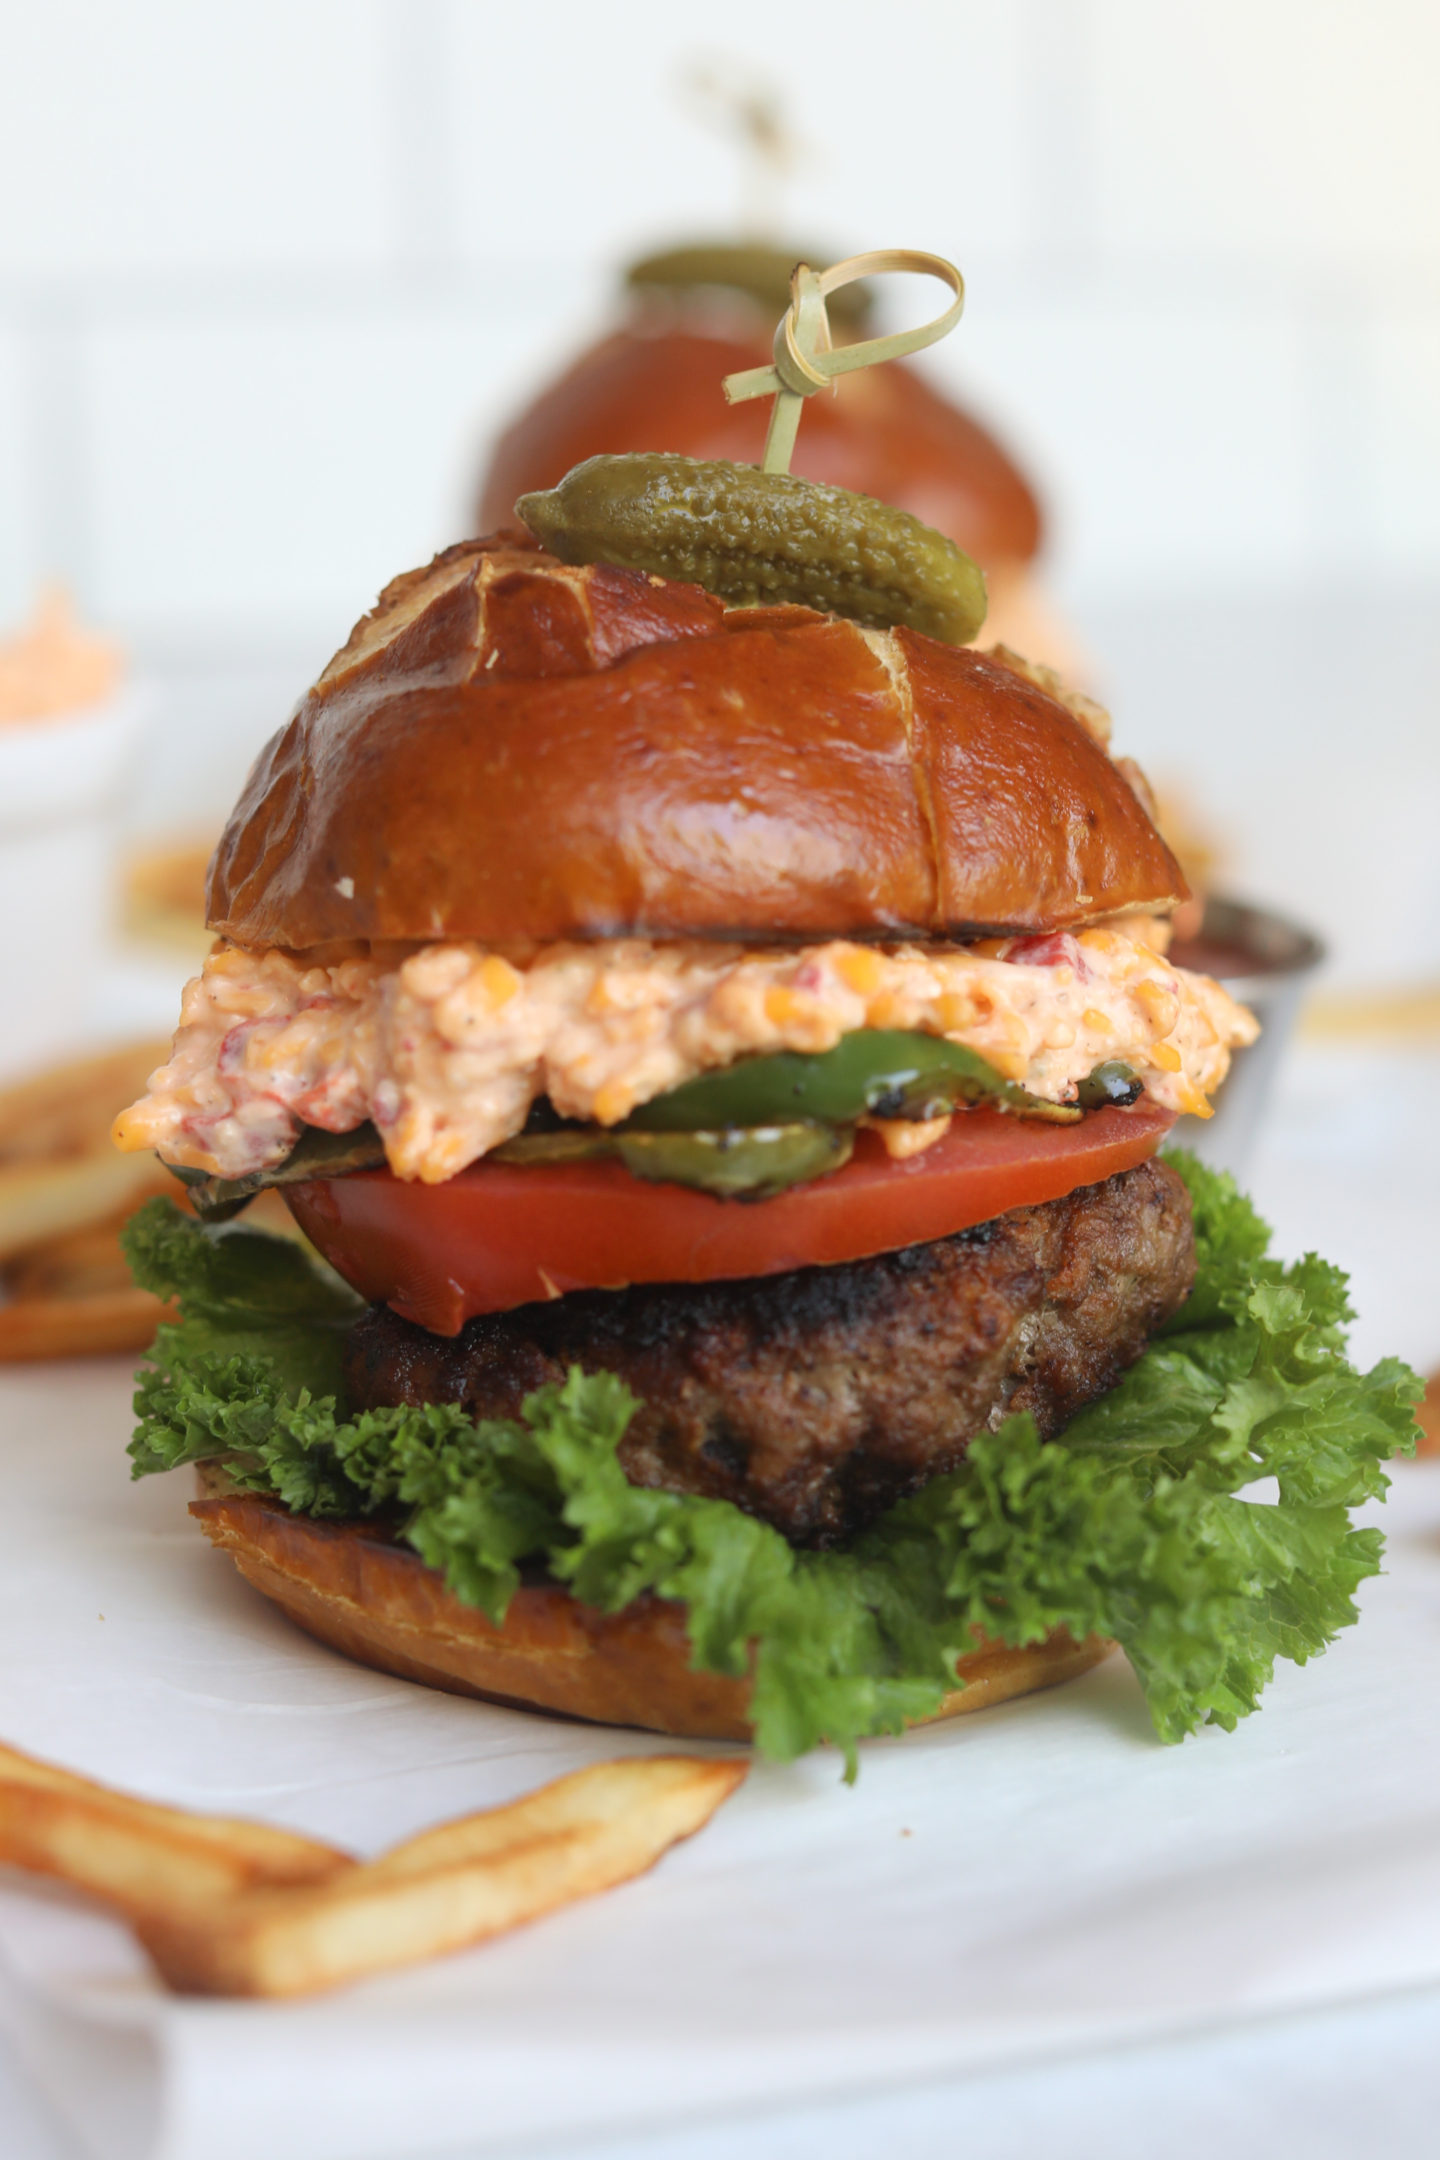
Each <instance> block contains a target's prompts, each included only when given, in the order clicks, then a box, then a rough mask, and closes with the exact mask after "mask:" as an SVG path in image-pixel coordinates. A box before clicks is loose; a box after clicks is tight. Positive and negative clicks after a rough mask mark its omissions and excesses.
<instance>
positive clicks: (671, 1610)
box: [190, 1476, 1114, 1740]
mask: <svg viewBox="0 0 1440 2160" xmlns="http://www.w3.org/2000/svg"><path fill="white" fill-rule="evenodd" d="M204 1482H205V1480H204V1479H203V1476H202V1484H203V1483H204ZM190 1512H191V1514H192V1515H195V1516H198V1518H199V1520H200V1525H201V1527H202V1529H203V1530H204V1532H205V1534H206V1536H207V1537H208V1538H209V1539H210V1540H211V1542H212V1544H215V1545H218V1546H219V1547H220V1548H221V1549H222V1550H223V1551H226V1552H228V1553H229V1554H230V1557H231V1558H232V1559H233V1560H234V1562H235V1565H236V1566H237V1567H238V1568H239V1570H240V1573H241V1574H242V1575H243V1576H244V1577H245V1579H246V1581H247V1582H250V1583H252V1584H253V1585H254V1587H255V1588H256V1589H257V1590H260V1591H262V1592H263V1593H264V1595H265V1596H266V1597H269V1598H273V1599H274V1600H275V1602H276V1603H277V1604H278V1605H279V1606H280V1607H281V1609H282V1610H283V1611H284V1612H285V1613H286V1614H288V1616H289V1617H290V1619H292V1620H293V1621H294V1622H295V1623H296V1625H297V1626H299V1627H302V1628H304V1629H305V1630H306V1632H307V1633H308V1634H310V1635H314V1636H317V1637H318V1638H319V1640H320V1641H321V1642H324V1643H328V1644H329V1645H330V1646H331V1648H332V1649H335V1650H340V1651H343V1652H344V1654H345V1655H346V1656H347V1657H352V1658H356V1659H358V1661H359V1662H360V1663H361V1664H362V1665H372V1666H375V1667H377V1668H378V1669H379V1670H380V1671H381V1672H388V1673H396V1674H398V1675H399V1677H400V1678H401V1679H404V1680H418V1681H420V1682H422V1683H423V1684H424V1685H425V1686H427V1687H435V1688H444V1689H445V1690H446V1691H447V1692H448V1693H450V1694H452V1695H475V1696H480V1697H482V1698H483V1699H484V1700H486V1701H489V1702H501V1703H508V1704H510V1705H512V1706H514V1707H516V1708H519V1709H527V1710H549V1711H556V1712H559V1713H561V1714H563V1715H564V1716H567V1717H579V1718H590V1719H593V1720H594V1721H595V1722H596V1723H598V1724H602V1725H638V1726H641V1727H643V1728H645V1729H646V1730H648V1731H651V1732H663V1733H673V1734H676V1735H684V1736H685V1737H687V1738H690V1739H707V1740H748V1739H749V1737H750V1720H749V1715H748V1705H749V1696H750V1683H749V1681H748V1680H733V1679H727V1678H726V1677H725V1675H723V1674H721V1673H705V1672H695V1671H693V1670H692V1669H691V1665H690V1645H689V1640H688V1637H687V1635H686V1632H685V1620H684V1609H683V1607H682V1606H679V1605H676V1604H672V1603H669V1602H667V1601H665V1600H663V1599H660V1598H656V1597H651V1596H649V1595H647V1596H645V1597H642V1598H639V1599H637V1600H636V1602H635V1603H634V1604H632V1605H627V1606H626V1607H625V1608H624V1610H623V1611H621V1612H618V1613H599V1612H596V1611H594V1610H592V1608H590V1607H589V1606H586V1605H581V1604H580V1603H579V1602H578V1601H577V1600H576V1599H575V1598H573V1597H571V1595H570V1594H569V1592H568V1591H566V1590H563V1589H561V1588H560V1587H559V1585H558V1584H555V1583H551V1582H542V1583H536V1584H527V1585H525V1586H524V1587H522V1588H521V1589H520V1590H518V1591H517V1592H516V1594H515V1596H514V1597H513V1598H512V1599H511V1602H510V1609H509V1611H508V1612H507V1614H506V1616H505V1622H504V1625H503V1627H498V1628H497V1627H496V1626H495V1625H494V1624H493V1623H492V1622H491V1621H489V1620H487V1619H486V1617H485V1615H484V1614H483V1613H482V1612H479V1611H477V1609H476V1608H475V1607H474V1606H473V1605H465V1604H462V1602H461V1601H460V1599H459V1598H457V1597H455V1596H454V1595H453V1594H452V1593H451V1592H450V1591H449V1590H447V1589H446V1588H445V1585H444V1583H443V1581H442V1580H441V1578H440V1576H439V1575H438V1574H436V1572H435V1570H434V1569H433V1568H428V1567H426V1565H425V1564H424V1562H423V1561H422V1560H421V1559H420V1558H419V1556H418V1555H417V1554H415V1553H413V1552H411V1551H409V1550H408V1548H407V1547H405V1546H403V1545H397V1544H395V1543H394V1542H393V1541H391V1540H390V1539H388V1538H387V1537H385V1535H384V1533H383V1532H381V1531H379V1530H375V1529H372V1528H369V1527H368V1526H366V1525H363V1524H355V1523H326V1522H316V1521H312V1520H311V1519H310V1518H309V1517H308V1516H303V1515H292V1514H291V1513H290V1512H289V1510H288V1509H286V1508H284V1507H282V1506H281V1505H280V1503H279V1502H278V1501H275V1500H267V1499H262V1498H260V1497H258V1496H256V1495H254V1494H237V1493H221V1494H217V1495H213V1496H211V1497H206V1498H202V1499H200V1500H197V1501H194V1502H192V1504H191V1509H190ZM1113 1647H1114V1645H1113V1644H1112V1643H1110V1642H1108V1641H1106V1640H1105V1638H1104V1637H1103V1636H1099V1635H1091V1636H1087V1637H1086V1638H1085V1640H1084V1641H1083V1642H1078V1643H1077V1642H1076V1641H1075V1640H1074V1639H1073V1638H1072V1637H1071V1636H1070V1635H1068V1634H1066V1632H1065V1631H1064V1629H1059V1630H1057V1631H1056V1632H1055V1633H1054V1634H1052V1635H1049V1636H1047V1637H1046V1639H1045V1640H1044V1641H1043V1642H1040V1643H1035V1644H1033V1645H1031V1646H1030V1647H1029V1648H1027V1649H1023V1650H1010V1649H1007V1648H1006V1647H1005V1646H1004V1645H1003V1644H1000V1643H992V1642H982V1643H980V1644H979V1645H978V1646H977V1648H976V1649H975V1650H974V1651H972V1652H970V1653H969V1654H968V1655H966V1656H965V1657H962V1658H961V1659H960V1660H959V1661H958V1666H957V1671H958V1673H959V1676H960V1678H961V1680H962V1681H963V1682H964V1683H965V1684H964V1686H963V1687H961V1688H960V1689H957V1691H956V1692H955V1693H954V1694H953V1695H949V1696H947V1697H946V1698H945V1701H944V1703H943V1705H942V1706H941V1708H940V1710H939V1711H938V1712H937V1716H938V1717H954V1716H956V1715H957V1714H959V1713H960V1712H962V1711H967V1710H984V1709H986V1708H987V1707H988V1706H989V1705H990V1704H992V1703H997V1702H1004V1701H1006V1700H1007V1699H1008V1698H1009V1697H1010V1696H1012V1695H1023V1694H1028V1693H1029V1692H1030V1691H1031V1690H1032V1689H1035V1688H1043V1687H1053V1686H1055V1685H1056V1683H1057V1682H1059V1681H1061V1680H1069V1679H1071V1678H1073V1677H1074V1676H1075V1675H1076V1674H1078V1673H1082V1672H1085V1671H1086V1670H1087V1669H1088V1668H1089V1667H1090V1666H1092V1665H1095V1664H1098V1663H1099V1661H1100V1659H1101V1658H1103V1657H1104V1656H1106V1654H1107V1653H1108V1652H1109V1651H1110V1650H1111V1649H1112V1648H1113ZM927 1722H928V1721H927Z"/></svg>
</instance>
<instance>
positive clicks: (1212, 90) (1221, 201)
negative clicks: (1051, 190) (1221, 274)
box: [1082, 0, 1440, 277]
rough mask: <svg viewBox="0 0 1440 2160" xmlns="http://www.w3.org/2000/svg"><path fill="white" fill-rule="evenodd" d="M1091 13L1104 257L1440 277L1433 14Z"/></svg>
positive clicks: (1149, 3) (1411, 2) (1282, 1)
mask: <svg viewBox="0 0 1440 2160" xmlns="http://www.w3.org/2000/svg"><path fill="white" fill-rule="evenodd" d="M1082 4H1085V5H1087V7H1088V11H1089V12H1090V14H1091V17H1092V34H1091V37H1090V40H1089V41H1088V46H1087V58H1088V73H1089V97H1090V100H1091V110H1092V114H1093V127H1094V136H1093V152H1094V157H1095V169H1096V180H1095V209H1096V215H1097V222H1098V232H1099V238H1100V240H1101V243H1102V245H1104V246H1106V247H1107V248H1117V249H1124V248H1136V249H1156V250H1159V251H1161V252H1163V253H1165V254H1167V255H1173V254H1175V253H1176V252H1177V251H1178V252H1180V253H1182V254H1186V255H1192V256H1195V257H1199V258H1202V259H1203V258H1205V257H1210V258H1215V257H1221V258H1224V257H1244V258H1249V259H1252V260H1256V261H1260V262H1266V263H1269V264H1274V265H1275V266H1276V267H1277V268H1278V267H1279V266H1280V264H1281V263H1282V262H1283V263H1285V264H1286V265H1287V266H1290V267H1294V266H1296V265H1309V266H1311V267H1313V268H1314V269H1316V270H1318V271H1320V272H1321V273H1342V274H1343V273H1344V272H1346V271H1349V272H1351V273H1357V274H1359V275H1360V276H1362V277H1368V276H1373V275H1374V274H1375V273H1376V272H1377V271H1380V270H1385V269H1390V268H1403V267H1404V266H1407V265H1411V264H1416V263H1423V264H1425V265H1426V266H1427V267H1428V270H1429V272H1430V274H1431V275H1432V276H1433V274H1434V271H1435V267H1436V259H1437V254H1440V128H1437V126H1436V124H1435V87H1436V81H1437V77H1440V9H1437V8H1436V7H1434V6H1433V5H1432V4H1429V0H1205V5H1204V6H1196V5H1193V4H1190V5H1174V4H1171V5H1168V6H1158V7H1157V6H1156V5H1155V0H1082Z"/></svg>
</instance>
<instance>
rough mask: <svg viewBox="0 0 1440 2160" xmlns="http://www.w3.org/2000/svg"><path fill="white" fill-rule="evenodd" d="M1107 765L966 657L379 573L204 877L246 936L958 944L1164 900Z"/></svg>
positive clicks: (591, 574)
mask: <svg viewBox="0 0 1440 2160" xmlns="http://www.w3.org/2000/svg"><path fill="white" fill-rule="evenodd" d="M1185 894H1186V887H1185V883H1184V880H1183V878H1182V876H1181V874H1180V869H1179V866H1178V864H1177V863H1176V862H1175V859H1174V857H1173V856H1172V855H1171V853H1170V851H1169V849H1168V848H1167V847H1166V845H1165V843H1164V841H1163V840H1162V839H1161V838H1160V835H1159V834H1158V833H1157V832H1156V830H1155V828H1154V826H1153V825H1152V824H1151V822H1150V819H1149V817H1148V816H1147V815H1146V812H1145V810H1144V808H1143V807H1142V805H1141V803H1140V801H1139V799H1138V797H1137V796H1136V794H1135V792H1134V790H1133V788H1132V787H1131V785H1130V783H1129V782H1128V781H1127V779H1126V778H1125V775H1124V773H1123V772H1122V771H1121V770H1120V769H1119V768H1118V767H1117V766H1116V765H1114V764H1112V763H1111V761H1110V759H1109V757H1108V756H1107V755H1106V753H1105V751H1104V749H1103V748H1102V747H1101V746H1100V744H1099V743H1098V742H1097V741H1095V740H1094V738H1093V737H1092V736H1091V734H1090V733H1089V732H1087V730H1086V728H1085V727H1084V726H1082V725H1081V723H1080V722H1079V721H1078V720H1077V719H1076V718H1075V717H1074V715H1073V714H1072V713H1071V712H1070V711H1069V710H1068V709H1067V707H1066V706H1065V705H1064V704H1062V703H1060V702H1059V701H1058V699H1057V698H1055V697H1052V696H1050V695H1048V694H1047V693H1046V691H1045V690H1044V689H1042V688H1040V687H1039V686H1038V685H1037V684H1035V683H1033V682H1031V681H1029V680H1028V679H1026V678H1025V677H1024V676H1023V675H1021V674H1020V673H1018V672H1017V671H1016V670H1015V669H1014V668H1013V667H1011V666H1009V665H1006V664H1004V663H1003V662H1002V661H1000V660H998V659H996V658H995V657H993V656H990V655H986V654H981V653H977V652H974V651H972V650H969V649H965V650H960V649H957V648H956V647H954V646H949V645H940V644H937V643H936V642H935V641H934V640H933V639H930V638H926V637H922V636H920V635H918V634H917V633H915V632H913V631H909V630H897V631H894V632H878V631H867V630H862V629H860V628H858V627H857V626H856V625H855V624H854V623H851V622H843V621H838V620H836V619H834V618H832V617H829V616H823V615H817V614H814V613H812V612H811V610H809V609H807V608H798V607H784V608H764V609H762V608H750V609H729V610H727V609H726V608H725V607H723V606H722V604H721V603H720V602H719V601H718V600H716V599H714V598H713V597H712V596H711V595H710V594H708V593H706V592H704V591H703V590H702V589H701V588H700V587H699V586H696V585H686V584H677V583H674V582H672V581H669V580H666V579H662V578H651V577H647V576H645V575H644V574H643V573H641V572H638V571H633V570H619V569H612V568H607V567H604V566H589V567H585V568H581V569H569V568H566V567H564V566H563V565H561V564H559V563H557V562H555V561H554V560H553V559H552V558H551V557H549V556H547V555H544V554H542V553H541V552H539V551H538V550H537V549H536V548H535V547H534V545H533V544H528V545H527V544H526V542H525V541H524V539H523V537H521V536H515V535H510V536H500V537H499V538H497V539H492V540H486V541H473V542H468V543H466V544H465V545H463V546H461V547H455V548H451V549H449V550H447V552H446V553H445V554H443V555H440V556H438V557H437V558H436V560H435V562H434V563H432V564H431V565H430V566H429V568H428V569H426V570H423V571H412V572H411V573H409V574H408V575H407V576H405V577H402V578H399V579H397V580H396V582H395V583H394V584H393V585H391V586H390V587H389V588H388V589H387V590H386V592H385V593H384V594H382V596H381V599H380V601H379V604H378V605H377V607H376V608H375V609H374V611H373V612H372V613H371V614H370V615H368V616H367V617H366V618H365V620H364V621H363V622H362V623H361V624H360V625H359V626H358V627H357V629H356V630H355V632H354V633H353V635H352V636H351V638H350V641H349V643H348V644H347V645H346V646H345V647H344V649H343V651H341V652H340V653H339V654H337V655H336V657H335V659H334V660H332V661H331V663H330V665H329V667H328V668H326V670H325V672H324V674H323V675H322V676H321V678H320V680H319V682H318V683H317V684H316V686H315V688H314V689H313V690H312V691H311V692H310V693H309V695H308V696H307V697H306V698H305V699H303V700H302V702H301V704H300V706H299V708H298V709H297V711H296V713H295V715H294V717H293V718H292V720H291V721H290V723H289V725H288V727H286V728H284V729H283V730H282V731H281V733H280V734H279V735H277V736H276V737H275V738H274V739H273V741H272V742H271V743H270V744H269V746H268V747H267V749H266V750H265V751H263V752H262V754H261V756H260V758H259V760H258V761H257V763H256V765H255V768H254V770H253V771H252V773H251V775H250V778H249V780H248V782H247V784H246V787H245V791H244V793H243V794H242V796H241V798H240V801H239V803H238V804H237V806H236V808H235V811H234V813H233V815H232V816H231V819H230V822H229V824H228V825H227V826H226V828H225V831H224V834H223V835H222V837H221V841H220V845H219V848H218V850H217V851H216V855H215V860H214V863H213V864H212V866H211V874H210V884H209V893H208V904H209V922H210V927H211V928H212V929H213V930H217V931H220V932H222V933H223V934H225V935H227V936H229V937H232V938H234V939H236V940H238V941H239V942H240V943H242V944H248V945H283V946H290V947H301V946H312V945H321V944H327V943H330V942H331V941H334V940H342V939H349V938H364V939H388V938H395V939H435V938H474V939H478V940H480V941H481V942H488V943H493V942H500V943H504V942H513V941H515V940H517V939H530V938H533V939H538V940H546V941H548V940H553V939H560V938H571V937H574V938H597V937H617V936H622V935H630V934H635V935H645V936H654V937H741V938H745V939H747V940H751V941H755V940H761V939H771V940H777V941H781V940H813V939H816V938H823V937H845V936H856V937H883V936H896V935H910V936H921V937H924V936H937V935H938V936H962V935H975V934H980V933H984V932H1000V931H1049V930H1059V929H1070V928H1075V927H1078V926H1080V925H1082V924H1084V923H1087V922H1091V921H1094V920H1096V919H1097V918H1099V917H1101V916H1105V915H1110V914H1114V913H1117V912H1119V911H1121V910H1124V909H1127V908H1136V907H1164V906H1169V905H1172V904H1173V903H1175V902H1176V901H1178V900H1180V899H1183V898H1184V897H1185Z"/></svg>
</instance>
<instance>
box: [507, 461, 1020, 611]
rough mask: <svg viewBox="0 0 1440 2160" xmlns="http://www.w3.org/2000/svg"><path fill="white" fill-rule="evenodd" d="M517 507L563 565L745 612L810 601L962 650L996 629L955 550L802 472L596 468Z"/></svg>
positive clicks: (902, 513) (687, 465)
mask: <svg viewBox="0 0 1440 2160" xmlns="http://www.w3.org/2000/svg"><path fill="white" fill-rule="evenodd" d="M515 509H516V512H517V514H518V515H519V516H520V517H522V518H523V519H524V521H525V523H526V524H527V525H528V526H529V528H530V530H531V532H533V533H534V534H535V536H536V538H537V539H538V540H540V541H542V542H543V544H544V545H545V546H546V547H547V548H548V549H549V550H550V552H551V554H552V555H558V556H559V558H560V560H561V561H562V562H568V563H587V562H604V563H619V564H622V565H623V566H624V567H626V568H627V569H631V570H648V571H651V572H653V573H655V574H658V575H659V576H662V577H671V578H679V579H680V580H682V582H684V583H686V584H690V585H703V586H704V587H705V588H706V590H707V591H709V592H713V593H718V594H719V596H720V598H721V599H722V600H728V601H730V602H732V603H733V604H735V605H737V606H742V607H754V606H761V607H764V606H771V605H774V604H776V603H779V602H782V601H798V602H800V603H801V604H802V605H803V606H805V607H812V608H819V609H820V610H821V611H822V612H824V613H827V614H832V615H848V616H849V617H850V618H851V619H852V620H853V621H855V622H860V623H867V624H869V625H870V626H871V627H872V628H874V629H877V630H888V629H893V628H894V627H895V626H896V625H897V624H904V625H905V626H906V627H907V628H908V629H911V630H923V631H924V632H925V633H926V635H927V636H929V637H933V638H940V639H942V640H943V641H944V642H945V643H946V644H949V645H967V644H968V643H969V642H970V640H971V638H973V637H974V636H975V634H976V632H977V631H978V630H979V629H980V626H981V624H982V623H983V622H984V620H985V580H984V577H983V576H982V574H981V572H980V570H979V568H978V567H977V565H976V564H975V563H973V562H972V561H971V560H970V557H969V556H968V555H966V554H964V553H962V551H961V550H960V549H959V548H958V547H956V545H955V543H954V541H953V540H948V539H947V538H946V537H945V535H944V534H943V533H938V532H935V531H934V530H932V528H931V527H930V526H928V525H922V524H921V522H920V520H919V519H918V518H915V517H911V515H910V513H909V512H908V511H906V510H896V509H894V508H893V507H892V506H891V505H890V504H889V503H880V502H875V501H873V500H872V499H871V498H870V497H869V496H868V495H852V494H850V493H849V491H848V490H847V489H845V488H834V487H822V486H820V485H819V484H818V483H817V482H815V481H812V480H801V479H799V478H797V476H796V475H795V474H794V473H764V472H761V471H760V469H759V467H758V466H756V465H731V464H728V463H726V462H724V461H723V460H718V459H717V460H714V461H712V462H708V463H705V462H700V461H697V460H696V459H694V458H683V457H670V456H663V455H658V454H656V455H651V454H640V453H634V454H629V455H626V456H622V457H592V458H587V459H586V460H585V463H584V464H583V465H577V466H576V467H575V468H574V470H573V471H571V472H568V473H567V474H566V475H565V478H564V479H563V480H562V481H561V482H560V485H559V486H558V487H555V488H551V489H550V490H549V491H548V492H547V493H545V494H536V495H522V496H521V498H520V500H519V502H517V503H516V505H515Z"/></svg>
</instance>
